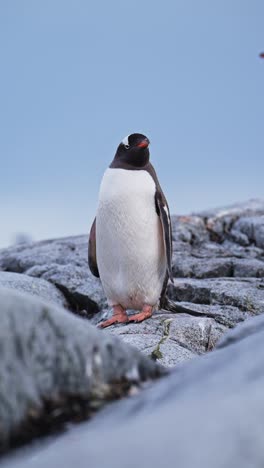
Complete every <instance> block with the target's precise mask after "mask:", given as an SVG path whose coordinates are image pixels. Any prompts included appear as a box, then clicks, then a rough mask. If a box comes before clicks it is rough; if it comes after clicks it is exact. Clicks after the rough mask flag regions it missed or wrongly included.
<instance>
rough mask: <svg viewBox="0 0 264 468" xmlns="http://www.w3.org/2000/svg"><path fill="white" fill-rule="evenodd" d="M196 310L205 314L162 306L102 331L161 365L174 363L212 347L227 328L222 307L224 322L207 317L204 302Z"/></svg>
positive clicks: (207, 310) (173, 364) (174, 364)
mask: <svg viewBox="0 0 264 468" xmlns="http://www.w3.org/2000/svg"><path fill="white" fill-rule="evenodd" d="M188 305H189V306H190V304H185V306H186V307H188ZM191 306H192V305H191ZM192 309H194V307H192ZM215 309H216V306H215ZM196 310H197V309H196ZM217 310H218V315H217V313H216V317H218V316H220V311H219V309H217ZM198 311H199V312H201V314H202V313H203V312H204V317H203V316H201V317H190V316H188V315H186V314H173V313H169V312H167V311H165V310H164V311H158V312H156V313H154V315H153V317H152V318H151V319H149V320H146V321H145V322H142V323H139V324H133V323H130V324H128V325H120V326H111V327H109V328H108V329H107V330H105V333H111V334H114V335H118V336H120V337H121V338H122V340H123V341H125V342H127V343H129V344H131V345H134V346H136V347H137V348H138V349H140V351H142V352H143V353H144V354H146V355H148V356H150V357H152V359H154V360H157V361H158V362H159V363H161V364H162V365H164V366H167V367H173V366H176V365H177V364H179V363H181V362H183V361H185V360H189V359H191V358H193V357H195V356H196V355H198V354H202V353H204V352H206V351H208V350H211V349H212V348H214V346H215V344H216V342H217V341H218V339H219V338H220V337H221V335H222V334H223V333H225V332H226V331H227V327H226V324H227V323H228V322H227V320H226V319H225V316H224V312H223V310H222V311H221V312H222V315H223V323H219V322H217V321H215V320H214V319H213V318H208V317H207V316H206V313H208V312H209V309H206V310H204V306H202V307H201V308H200V309H199V310H198ZM215 312H216V310H215ZM232 315H233V314H232ZM240 320H242V319H241V318H240ZM228 325H229V324H228Z"/></svg>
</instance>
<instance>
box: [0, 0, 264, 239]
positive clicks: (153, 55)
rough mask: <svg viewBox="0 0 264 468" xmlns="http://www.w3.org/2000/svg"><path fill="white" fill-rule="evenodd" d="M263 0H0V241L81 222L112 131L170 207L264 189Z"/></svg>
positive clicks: (194, 206) (177, 209) (112, 146)
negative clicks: (139, 139)
mask: <svg viewBox="0 0 264 468" xmlns="http://www.w3.org/2000/svg"><path fill="white" fill-rule="evenodd" d="M263 18H264V2H263V0H220V1H218V0H199V1H198V0H163V1H162V2H161V1H158V0H156V1H154V0H140V1H139V0H134V1H130V0H101V1H100V0H97V1H95V0H93V1H92V0H45V1H40V0H12V1H10V0H0V63H1V73H0V223H1V225H0V247H4V246H7V245H9V244H11V243H12V242H14V239H15V236H16V234H17V233H26V234H28V235H30V236H31V237H32V239H34V240H39V239H45V238H53V237H61V236H68V235H75V234H84V233H88V231H89V228H90V224H91V222H92V219H93V217H94V215H95V213H96V204H97V196H98V190H99V185H100V180H101V177H102V175H103V172H104V170H105V169H106V168H107V166H108V164H109V163H110V161H111V160H112V158H113V156H114V153H115V150H116V147H117V146H118V144H119V142H120V141H121V140H122V139H123V137H124V136H126V135H128V134H130V133H134V132H139V133H144V134H145V135H147V136H148V137H149V138H150V140H151V147H150V151H151V159H152V163H153V164H154V166H155V168H156V170H157V173H158V176H159V179H160V182H161V185H162V187H163V189H164V192H165V194H166V196H167V198H168V201H169V205H170V209H171V212H172V213H176V214H187V213H190V212H195V211H199V210H203V209H206V208H210V207H214V206H221V205H226V204H229V203H234V202H236V201H243V200H247V199H249V198H262V197H264V184H263V179H264V176H263V174H264V138H263V126H264V60H261V59H260V58H259V53H260V52H262V51H263V49H264V28H263Z"/></svg>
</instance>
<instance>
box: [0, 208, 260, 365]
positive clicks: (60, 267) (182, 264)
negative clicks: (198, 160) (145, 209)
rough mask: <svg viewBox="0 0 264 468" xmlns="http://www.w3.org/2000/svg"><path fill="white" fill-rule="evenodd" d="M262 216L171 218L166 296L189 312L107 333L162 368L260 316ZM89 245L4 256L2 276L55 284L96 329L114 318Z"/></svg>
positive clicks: (19, 250)
mask: <svg viewBox="0 0 264 468" xmlns="http://www.w3.org/2000/svg"><path fill="white" fill-rule="evenodd" d="M263 216H264V201H261V200H251V201H249V202H246V203H240V204H236V205H232V206H231V207H224V208H218V209H215V210H208V211H207V212H202V213H197V214H194V215H190V216H172V230H173V265H172V267H173V275H174V277H175V281H174V285H169V289H168V295H169V298H170V299H171V300H174V301H176V302H177V303H178V304H182V305H185V307H186V308H187V309H188V310H189V311H190V313H188V314H185V315H182V314H175V313H174V312H175V310H174V311H173V310H172V309H171V308H168V307H167V309H169V310H158V311H156V312H155V314H154V315H153V317H152V318H151V319H149V320H148V321H147V322H145V323H144V324H129V325H118V326H112V327H110V328H109V329H106V330H105V332H104V333H106V334H108V333H110V334H116V335H120V336H121V337H122V339H123V340H124V341H126V342H128V343H132V344H134V345H135V346H137V347H138V348H139V349H140V350H141V351H142V352H143V353H144V354H146V355H150V356H152V358H153V359H156V360H157V361H158V362H160V363H162V364H164V365H166V366H175V365H176V364H178V363H180V362H182V361H184V360H189V359H192V358H193V357H195V356H197V355H199V354H201V353H203V352H205V351H206V350H209V349H212V348H213V347H214V345H215V343H216V341H217V339H218V338H220V336H221V335H222V334H223V333H226V332H227V330H228V329H229V328H232V327H234V326H236V325H237V324H238V323H239V322H241V321H243V320H245V319H247V318H249V317H251V316H253V315H256V314H260V313H262V312H263V311H264V302H263V301H264V255H263V247H262V240H261V239H262V226H263ZM87 244H88V237H87V236H76V237H68V238H64V239H56V240H49V241H43V242H38V243H35V244H34V243H31V244H26V245H18V246H14V247H10V248H9V249H3V250H2V251H0V270H2V271H3V272H16V273H19V274H20V275H21V276H22V275H27V276H29V277H34V281H35V283H34V284H36V285H37V282H38V281H40V280H45V281H46V282H49V283H51V287H53V288H54V289H53V291H55V290H56V289H57V291H58V293H59V294H60V297H62V296H61V294H63V296H64V298H65V301H66V302H67V307H68V309H69V310H71V311H72V312H73V313H75V314H79V315H82V316H83V317H85V318H87V319H88V320H90V321H91V323H93V324H94V325H97V324H98V323H99V322H100V321H101V320H102V319H106V318H107V317H108V316H109V315H110V314H111V312H110V310H109V308H108V306H107V303H106V298H105V296H104V292H103V290H102V287H101V283H100V280H98V279H96V278H94V277H93V276H92V275H91V273H90V271H89V268H88V265H87ZM5 274H7V273H2V275H5ZM32 281H33V280H32ZM54 294H55V292H54ZM194 312H196V313H198V314H200V315H201V317H194V316H193V313H194ZM188 329H189V330H190V333H189V334H188V333H187V330H188ZM201 330H203V332H202V331H201ZM201 337H202V338H201ZM200 338H201V341H200V345H198V341H199V340H200ZM206 343H207V344H206Z"/></svg>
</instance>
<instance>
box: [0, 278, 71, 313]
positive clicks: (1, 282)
mask: <svg viewBox="0 0 264 468" xmlns="http://www.w3.org/2000/svg"><path fill="white" fill-rule="evenodd" d="M0 287H5V288H10V289H15V290H16V291H21V292H26V293H29V294H32V295H33V296H37V297H38V298H39V299H44V300H46V301H50V302H52V303H54V304H57V305H59V306H61V307H66V308H68V303H67V301H66V299H65V296H64V295H63V294H62V292H61V291H59V290H58V289H57V288H56V287H55V286H54V285H53V284H51V283H49V282H48V281H45V280H44V279H40V278H32V277H31V276H28V275H23V274H19V273H9V272H3V271H0Z"/></svg>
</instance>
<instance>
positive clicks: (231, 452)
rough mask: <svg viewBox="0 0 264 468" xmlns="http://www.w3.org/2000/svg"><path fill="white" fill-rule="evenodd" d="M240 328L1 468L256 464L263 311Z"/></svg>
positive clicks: (260, 438)
mask: <svg viewBox="0 0 264 468" xmlns="http://www.w3.org/2000/svg"><path fill="white" fill-rule="evenodd" d="M253 322H254V323H255V324H254V325H253ZM245 327H246V328H245ZM242 329H244V335H243V337H240V338H239V337H237V339H236V340H233V342H232V343H229V345H228V346H225V347H222V348H219V349H217V350H216V351H213V352H211V353H208V354H207V355H205V356H203V357H200V358H199V359H197V358H196V359H193V360H192V361H191V362H189V363H187V364H184V365H182V366H180V367H178V368H177V370H175V371H174V372H173V373H172V374H171V375H170V376H168V377H165V378H164V379H162V380H161V381H160V382H158V383H156V385H155V386H153V387H152V388H149V389H147V390H145V391H143V392H142V393H140V394H139V395H136V396H135V397H134V398H130V399H127V400H124V401H122V402H119V403H117V404H115V405H112V406H111V407H109V408H107V409H105V410H103V411H102V412H101V413H100V414H99V415H98V416H97V417H96V418H95V419H94V420H93V422H92V423H90V424H89V423H85V424H83V425H82V426H81V427H78V428H73V429H71V430H69V431H68V432H67V433H66V434H64V435H63V436H61V437H60V440H55V441H48V442H46V443H44V444H42V446H41V450H40V449H39V447H38V448H35V449H34V448H33V449H31V450H30V451H27V452H25V453H24V454H23V453H22V454H21V453H20V454H18V455H17V456H15V457H14V458H11V459H9V460H5V461H4V463H3V464H2V467H3V468H46V467H47V466H48V467H50V468H57V467H58V466H63V467H64V468H71V467H72V466H75V465H78V467H79V468H84V467H86V466H87V463H89V464H91V466H92V467H93V468H112V467H115V468H134V467H135V466H144V467H145V468H160V466H163V465H165V466H176V465H177V466H179V467H181V468H193V467H196V468H230V467H232V468H261V467H262V466H263V465H264V450H263V445H264V433H263V416H264V391H263V389H264V368H263V360H264V348H263V341H264V317H263V316H261V317H258V318H257V319H256V318H254V319H253V320H252V322H247V323H246V324H245V325H243V326H241V330H242ZM246 330H247V332H246ZM235 333H236V331H235V330H234V332H231V334H235ZM102 441H103V443H102ZM102 444H103V449H102ZM88 461H89V462H88ZM175 464H176V465H175Z"/></svg>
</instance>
